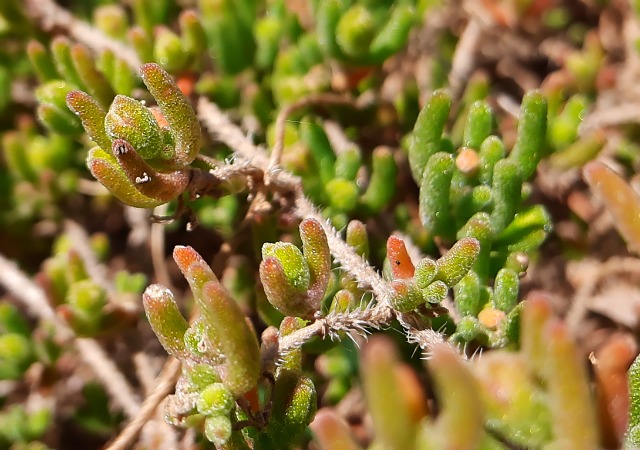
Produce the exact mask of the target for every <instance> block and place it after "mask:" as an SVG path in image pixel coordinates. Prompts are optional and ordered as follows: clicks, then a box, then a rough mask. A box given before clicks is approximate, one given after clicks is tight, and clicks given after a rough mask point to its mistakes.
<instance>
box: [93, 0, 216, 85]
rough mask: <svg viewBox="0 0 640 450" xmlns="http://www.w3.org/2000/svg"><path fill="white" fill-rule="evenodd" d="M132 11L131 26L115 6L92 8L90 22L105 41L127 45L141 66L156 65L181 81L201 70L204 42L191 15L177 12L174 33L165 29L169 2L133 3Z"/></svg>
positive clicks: (142, 0) (197, 20)
mask: <svg viewBox="0 0 640 450" xmlns="http://www.w3.org/2000/svg"><path fill="white" fill-rule="evenodd" d="M132 9H133V22H134V23H133V24H131V23H129V20H128V18H127V13H126V11H125V10H124V8H122V7H121V6H119V5H105V6H100V7H98V8H96V10H95V12H94V14H93V22H94V23H95V25H96V26H97V27H98V28H99V29H100V30H102V31H103V32H104V33H105V34H106V35H108V36H109V37H112V38H114V39H117V40H120V41H123V42H125V43H128V44H130V45H131V46H132V47H133V49H134V50H135V52H136V54H137V55H138V58H139V59H140V61H142V62H143V63H150V62H156V63H158V64H160V65H161V66H162V67H163V68H164V69H165V70H166V71H167V72H169V73H171V74H176V75H180V77H181V79H184V80H185V81H186V80H189V79H190V78H192V76H191V75H190V74H192V73H193V72H194V71H197V70H200V69H201V68H202V66H203V62H204V59H205V58H204V54H205V52H206V50H207V42H206V37H205V32H204V29H203V27H202V24H201V21H200V17H199V16H198V14H197V13H196V12H195V11H193V10H190V9H185V10H183V11H182V12H180V14H179V15H178V27H179V32H178V33H176V32H174V31H173V30H172V29H171V28H169V27H168V26H167V25H166V24H167V23H169V22H170V19H171V17H170V16H171V13H172V9H173V8H172V5H171V2H167V1H164V0H161V1H158V2H150V1H148V0H136V1H134V2H133V5H132ZM118 93H121V94H125V95H126V94H127V93H124V92H118Z"/></svg>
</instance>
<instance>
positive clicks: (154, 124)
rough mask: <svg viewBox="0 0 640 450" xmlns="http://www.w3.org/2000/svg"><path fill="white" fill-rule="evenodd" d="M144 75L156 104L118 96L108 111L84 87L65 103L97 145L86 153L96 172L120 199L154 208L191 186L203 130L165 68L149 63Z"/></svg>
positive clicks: (97, 176)
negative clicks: (190, 165) (150, 104)
mask: <svg viewBox="0 0 640 450" xmlns="http://www.w3.org/2000/svg"><path fill="white" fill-rule="evenodd" d="M140 74H141V76H142V81H143V82H144V83H145V85H146V86H147V88H148V89H149V92H150V93H151V95H153V96H154V98H155V99H156V101H157V103H158V106H157V107H154V108H148V107H146V106H145V105H144V104H142V103H141V102H140V101H138V100H135V99H132V98H130V97H126V96H123V95H118V96H116V97H115V99H114V100H113V102H112V103H111V104H110V106H109V109H108V111H106V110H105V109H104V106H102V105H100V104H99V103H98V102H96V100H95V99H94V98H93V97H91V96H90V95H88V94H87V93H85V92H83V91H71V92H69V93H68V94H67V96H66V103H67V105H68V106H69V108H70V109H71V110H72V111H73V112H74V113H75V114H77V115H78V116H79V117H80V119H81V120H82V125H83V126H84V128H85V129H86V131H87V134H88V135H89V137H90V138H91V140H92V141H93V142H95V143H96V144H97V147H94V148H93V149H91V150H90V151H89V154H88V156H87V165H88V167H89V170H90V171H91V173H92V174H93V176H95V177H96V178H97V179H98V181H100V183H102V184H103V185H104V186H105V187H106V188H107V189H108V190H109V191H110V192H111V193H112V194H113V195H114V196H116V197H117V198H118V199H120V200H121V201H122V202H124V203H126V204H128V205H131V206H135V207H139V208H151V207H154V206H158V205H161V204H163V203H167V202H169V201H171V200H173V199H175V198H177V197H178V196H180V195H181V194H182V193H183V192H184V191H185V189H186V188H187V185H188V183H189V180H190V171H189V169H188V165H189V164H190V163H191V162H192V161H193V160H194V159H195V157H196V156H197V155H198V153H199V151H200V142H201V130H200V124H199V123H198V119H197V117H196V115H195V112H194V111H193V108H192V107H191V104H190V103H189V101H188V99H187V98H186V97H185V96H184V95H183V94H182V92H181V91H180V89H179V88H178V86H177V85H176V83H175V82H174V80H173V79H172V78H171V77H170V76H169V74H167V72H166V71H164V70H163V69H162V68H161V67H160V66H159V65H157V64H155V63H148V64H144V65H143V66H142V67H141V69H140Z"/></svg>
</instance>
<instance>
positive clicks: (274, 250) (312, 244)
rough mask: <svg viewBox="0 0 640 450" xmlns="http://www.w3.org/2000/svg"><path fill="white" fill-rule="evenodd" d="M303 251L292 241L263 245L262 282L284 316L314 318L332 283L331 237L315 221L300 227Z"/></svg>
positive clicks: (273, 303)
mask: <svg viewBox="0 0 640 450" xmlns="http://www.w3.org/2000/svg"><path fill="white" fill-rule="evenodd" d="M300 237H301V238H302V252H301V251H300V249H298V247H296V246H295V245H293V244H291V243H288V242H276V243H274V244H269V243H267V244H264V245H263V246H262V262H261V263H260V280H261V281H262V286H263V288H264V291H265V294H266V295H267V299H268V300H269V302H270V303H271V304H272V305H273V306H274V307H275V308H276V309H277V310H278V311H280V312H281V313H282V314H285V315H287V316H295V317H301V318H312V317H313V316H314V314H315V313H317V312H318V311H320V307H321V304H322V300H323V299H324V296H325V291H326V290H327V285H328V283H329V275H330V272H331V254H330V252H329V245H328V243H327V236H326V235H325V233H324V230H323V229H322V226H321V225H320V224H319V223H318V222H317V221H315V220H312V219H307V220H304V221H302V223H301V224H300Z"/></svg>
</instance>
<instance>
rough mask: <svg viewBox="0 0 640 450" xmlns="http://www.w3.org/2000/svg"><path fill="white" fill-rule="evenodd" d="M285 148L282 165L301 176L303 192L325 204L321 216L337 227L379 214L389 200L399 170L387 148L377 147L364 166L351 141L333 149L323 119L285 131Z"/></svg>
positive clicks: (363, 155)
mask: <svg viewBox="0 0 640 450" xmlns="http://www.w3.org/2000/svg"><path fill="white" fill-rule="evenodd" d="M285 144H286V145H285V149H284V157H283V159H284V161H283V165H284V167H286V168H287V169H290V170H291V171H292V172H293V173H296V174H298V175H300V176H302V180H303V186H304V190H305V193H306V194H307V195H308V196H309V197H310V198H311V199H312V200H313V201H314V202H316V203H318V204H322V205H326V207H325V208H324V210H323V214H324V215H325V216H327V217H330V218H331V219H332V221H333V223H334V226H336V227H338V228H342V227H344V226H346V225H347V220H348V219H347V217H348V216H354V215H356V216H358V217H367V216H372V215H375V214H377V213H380V212H381V211H382V210H383V209H384V208H385V207H386V206H387V205H389V203H390V202H391V200H392V199H393V198H394V195H395V191H396V187H395V186H396V177H397V174H398V168H397V165H396V162H395V160H394V156H393V152H392V150H391V148H389V147H386V146H378V147H376V148H375V149H373V151H372V152H371V161H370V163H365V161H364V159H365V158H366V153H365V152H364V151H363V149H362V148H361V147H360V146H359V145H358V144H357V143H355V142H348V143H347V145H345V146H344V148H342V149H340V150H339V151H336V149H335V148H334V146H333V145H332V143H331V142H330V140H329V138H328V137H327V133H326V131H325V128H324V125H323V123H322V121H320V120H318V119H316V118H314V117H312V116H305V117H303V118H302V119H301V120H300V123H299V125H298V126H297V127H294V126H293V125H291V126H288V127H287V128H286V132H285ZM364 167H366V168H367V170H366V171H365V170H364V169H363V168H364Z"/></svg>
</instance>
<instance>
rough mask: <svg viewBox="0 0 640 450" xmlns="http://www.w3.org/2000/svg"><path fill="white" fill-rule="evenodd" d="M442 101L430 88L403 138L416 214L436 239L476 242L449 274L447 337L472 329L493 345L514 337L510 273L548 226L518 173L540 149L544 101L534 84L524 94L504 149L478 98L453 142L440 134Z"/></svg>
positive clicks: (446, 106)
mask: <svg viewBox="0 0 640 450" xmlns="http://www.w3.org/2000/svg"><path fill="white" fill-rule="evenodd" d="M450 107H451V99H450V97H449V95H448V93H447V92H446V91H443V90H439V91H436V92H434V93H433V95H432V96H431V98H430V99H429V100H428V101H427V103H426V104H425V106H424V108H423V110H422V111H421V112H420V115H419V116H418V119H417V121H416V125H415V128H414V131H413V134H412V135H411V136H410V138H409V140H408V147H409V148H408V151H409V163H410V166H411V173H412V175H413V178H414V180H415V181H416V183H417V184H418V185H419V187H420V199H419V206H420V211H419V212H420V220H421V222H422V225H423V226H424V228H425V229H426V230H427V232H428V233H429V234H430V235H431V236H432V238H434V239H438V240H440V241H441V242H443V243H448V242H453V241H455V240H460V239H466V238H473V239H475V240H476V241H477V243H478V244H479V251H478V253H477V255H476V257H475V260H474V261H473V263H472V266H471V267H470V268H471V270H470V271H469V272H467V273H466V274H463V276H462V277H461V278H460V279H457V280H456V283H457V284H456V286H455V288H454V300H455V305H456V309H457V311H458V312H459V313H460V315H461V316H462V319H461V320H460V322H459V324H458V330H457V332H456V335H455V339H456V340H461V341H469V340H473V339H475V338H478V337H479V338H481V340H484V341H485V343H489V344H491V345H501V344H504V343H506V342H509V341H511V340H512V339H513V337H514V336H510V337H509V338H508V336H509V332H508V331H507V329H509V328H511V326H510V325H509V324H510V323H512V320H511V319H513V318H510V319H507V320H505V317H506V316H508V315H509V314H512V315H517V313H518V309H517V308H516V303H517V298H518V286H519V281H518V278H519V276H520V274H521V273H522V272H524V271H525V270H526V266H527V256H528V255H529V254H531V253H532V252H534V251H535V250H536V249H537V248H538V247H539V246H540V244H541V243H542V242H543V241H544V239H545V237H546V236H547V234H548V232H549V231H550V229H551V219H550V217H549V215H548V213H547V212H546V211H545V209H544V207H543V206H542V205H532V206H524V204H523V202H524V201H525V200H526V198H527V195H528V192H529V189H528V185H527V184H526V181H527V180H528V179H529V178H531V177H532V176H533V175H534V174H535V171H536V168H537V165H538V163H539V161H540V159H541V158H542V157H543V155H544V153H543V151H544V149H545V143H546V130H547V101H546V99H545V98H544V96H543V95H542V94H540V93H539V92H530V93H528V94H526V95H525V97H524V99H523V101H522V108H521V114H520V122H519V125H518V132H517V136H516V141H515V144H514V146H513V148H512V149H511V151H509V152H507V150H506V148H505V145H504V143H503V142H502V140H501V139H500V138H498V137H497V136H495V135H492V134H491V133H492V131H493V129H494V127H495V119H494V117H493V114H492V112H491V109H490V108H489V106H488V105H487V104H486V103H485V102H484V101H475V102H474V103H472V104H470V105H468V108H467V110H466V111H464V112H463V114H464V117H465V125H464V128H463V131H462V136H461V137H462V140H461V142H460V147H459V148H457V149H456V147H455V143H454V140H453V139H454V136H452V137H451V138H450V137H447V136H446V135H443V132H444V130H445V126H446V123H447V120H448V117H449V112H450ZM454 131H455V130H454ZM389 259H391V258H389ZM432 263H433V262H431V264H432ZM491 280H493V288H491V287H490V285H489V283H490V282H491ZM503 326H504V327H506V329H503V328H502V327H503ZM496 330H497V331H498V332H497V333H493V332H489V331H496Z"/></svg>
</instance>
